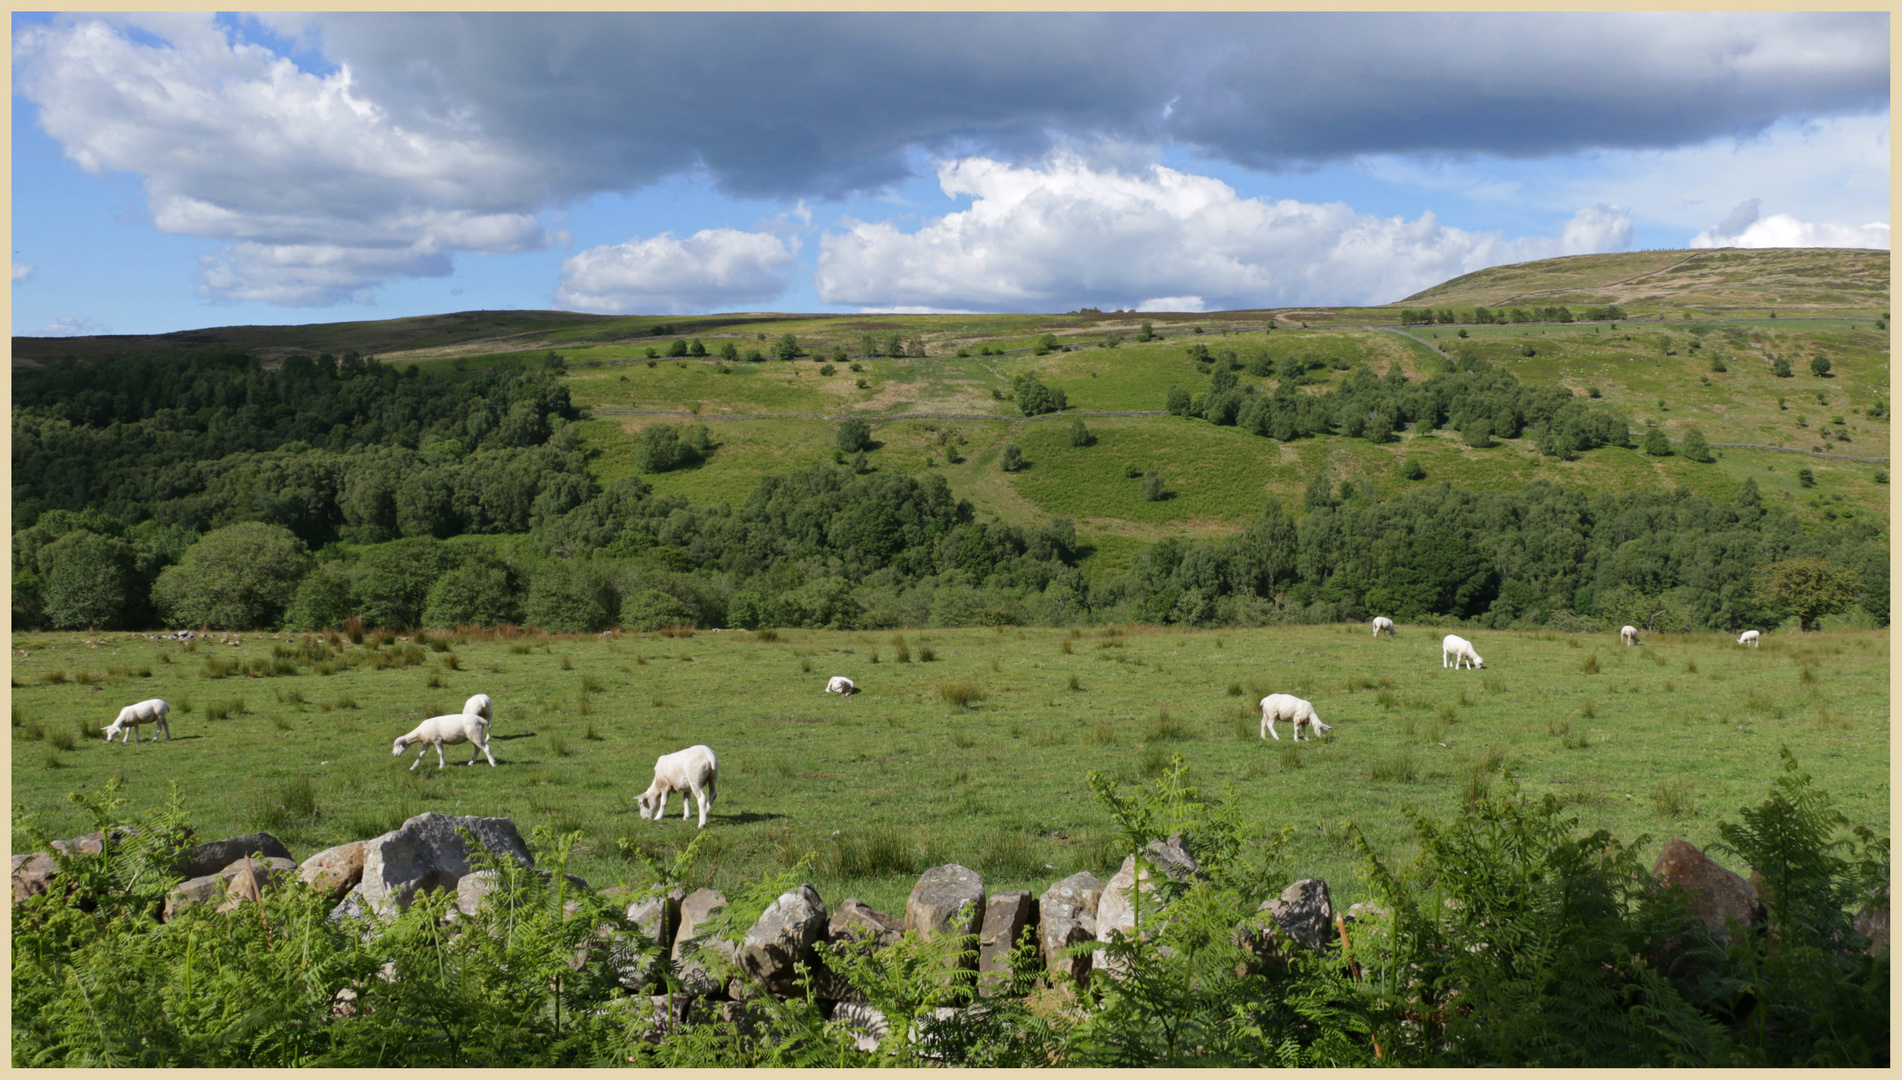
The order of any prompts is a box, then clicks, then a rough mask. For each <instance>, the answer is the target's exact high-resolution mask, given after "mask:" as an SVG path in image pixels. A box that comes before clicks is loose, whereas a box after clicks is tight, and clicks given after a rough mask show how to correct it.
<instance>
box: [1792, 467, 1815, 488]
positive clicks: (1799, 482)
mask: <svg viewBox="0 0 1902 1080" xmlns="http://www.w3.org/2000/svg"><path fill="white" fill-rule="evenodd" d="M1796 486H1797V487H1806V488H1813V487H1815V486H1816V470H1814V469H1798V470H1796Z"/></svg>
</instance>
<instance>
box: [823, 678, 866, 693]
mask: <svg viewBox="0 0 1902 1080" xmlns="http://www.w3.org/2000/svg"><path fill="white" fill-rule="evenodd" d="M858 692H859V688H858V687H856V686H854V685H852V680H851V679H848V678H846V677H845V676H843V675H834V676H832V678H830V679H827V680H826V693H828V694H856V693H858Z"/></svg>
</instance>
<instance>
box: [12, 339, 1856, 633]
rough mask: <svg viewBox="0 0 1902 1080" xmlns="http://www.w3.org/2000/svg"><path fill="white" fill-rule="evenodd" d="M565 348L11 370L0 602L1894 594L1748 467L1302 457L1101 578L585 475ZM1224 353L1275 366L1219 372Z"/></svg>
mask: <svg viewBox="0 0 1902 1080" xmlns="http://www.w3.org/2000/svg"><path fill="white" fill-rule="evenodd" d="M1191 355H1192V358H1194V359H1196V360H1197V361H1198V362H1199V363H1200V364H1201V365H1202V366H1203V367H1204V368H1205V369H1207V370H1209V371H1210V372H1211V374H1212V376H1213V378H1212V381H1211V384H1210V387H1209V389H1208V391H1207V392H1206V393H1205V394H1202V395H1198V396H1194V397H1191V396H1190V395H1189V394H1188V393H1187V392H1186V391H1181V390H1175V391H1172V392H1171V394H1170V400H1169V407H1170V411H1172V412H1175V413H1178V414H1180V415H1184V416H1196V417H1202V418H1204V419H1206V420H1208V421H1210V422H1213V423H1217V424H1234V425H1236V426H1239V427H1242V428H1244V429H1246V430H1249V431H1252V432H1254V433H1256V434H1259V435H1263V436H1267V437H1272V438H1276V439H1283V440H1288V439H1296V438H1303V437H1310V436H1314V435H1318V434H1334V435H1337V436H1345V437H1348V438H1365V439H1371V440H1374V441H1383V440H1387V439H1391V438H1392V437H1393V432H1395V431H1396V430H1399V429H1400V428H1402V427H1404V426H1407V425H1415V426H1417V427H1419V428H1425V429H1432V428H1441V427H1445V428H1450V429H1452V430H1455V431H1458V432H1461V433H1462V434H1463V435H1464V437H1466V438H1467V439H1469V440H1474V441H1479V440H1486V439H1491V438H1494V437H1497V438H1531V439H1533V440H1535V441H1536V445H1538V447H1539V448H1540V449H1541V450H1542V451H1544V452H1545V453H1548V454H1552V455H1555V456H1570V455H1573V454H1576V453H1581V452H1585V451H1588V450H1590V449H1592V448H1594V447H1599V446H1607V445H1609V446H1626V445H1630V444H1631V442H1632V435H1631V433H1630V432H1629V431H1628V430H1627V425H1626V422H1625V420H1624V419H1623V418H1622V417H1621V416H1619V415H1618V414H1617V413H1615V412H1613V411H1611V410H1609V409H1606V408H1604V407H1602V406H1596V405H1592V404H1589V403H1588V402H1586V401H1583V400H1580V399H1577V398H1574V397H1572V396H1571V395H1570V394H1569V393H1567V392H1566V391H1565V390H1563V389H1562V388H1556V387H1540V386H1532V385H1527V384H1523V383H1520V382H1519V381H1518V380H1517V379H1515V378H1514V377H1513V375H1512V374H1511V373H1510V372H1508V371H1506V370H1504V369H1501V368H1495V367H1490V366H1488V365H1486V364H1484V363H1483V362H1479V361H1474V360H1470V359H1468V360H1463V361H1460V362H1457V363H1452V364H1449V370H1447V371H1444V372H1439V373H1436V374H1434V375H1432V376H1430V377H1429V378H1427V379H1425V380H1423V381H1411V380H1408V379H1406V378H1404V377H1402V376H1401V375H1400V374H1399V373H1398V371H1394V372H1390V373H1389V374H1388V375H1386V376H1384V377H1383V376H1376V375H1374V374H1373V373H1372V372H1371V371H1369V370H1367V369H1365V368H1359V369H1356V370H1353V371H1351V372H1350V373H1349V375H1348V377H1347V378H1346V379H1345V380H1344V381H1343V382H1342V384H1341V386H1340V387H1339V388H1338V389H1335V390H1332V391H1329V392H1327V393H1322V394H1310V393H1301V392H1297V389H1296V388H1297V386H1298V385H1299V384H1300V383H1301V382H1302V380H1303V378H1304V377H1305V376H1306V373H1307V372H1308V371H1309V370H1310V369H1311V367H1313V366H1316V365H1315V362H1313V361H1307V360H1304V359H1302V358H1299V357H1290V358H1286V359H1284V360H1283V361H1281V362H1280V366H1279V367H1274V366H1271V365H1272V362H1271V361H1269V360H1268V359H1267V358H1265V357H1258V358H1256V359H1254V360H1252V361H1250V364H1251V365H1255V366H1262V367H1263V370H1260V371H1257V370H1256V367H1255V366H1250V365H1245V364H1243V363H1241V362H1239V361H1238V360H1237V359H1236V358H1235V357H1234V356H1233V355H1232V354H1227V353H1224V354H1219V355H1212V354H1210V353H1209V352H1208V350H1207V349H1206V348H1205V347H1202V346H1192V347H1191ZM560 365H561V362H560V359H559V358H558V357H556V356H554V355H552V354H551V355H550V356H549V357H547V358H546V361H545V362H544V363H542V364H540V365H526V364H522V363H520V362H511V363H504V364H500V365H497V366H495V367H493V368H491V369H488V370H486V371H481V372H467V373H440V374H434V373H432V374H425V373H421V372H418V371H417V369H415V368H413V367H412V368H408V369H406V370H399V369H397V368H395V367H392V366H389V365H384V364H379V363H376V362H374V361H371V360H366V359H364V358H362V357H357V356H355V355H346V356H345V357H344V358H342V359H336V358H332V357H330V356H327V355H326V356H323V357H320V358H318V359H316V360H310V359H308V358H299V359H292V360H289V361H286V362H285V363H284V364H283V365H282V367H281V368H278V369H276V370H271V369H267V368H266V367H265V366H264V365H263V364H261V363H260V362H259V361H258V360H257V359H255V358H253V357H250V356H247V355H244V354H241V353H220V354H208V355H200V356H195V357H189V358H186V359H183V360H181V359H178V358H175V357H167V358H165V359H163V360H155V359H140V358H129V359H121V360H115V361H109V362H103V363H99V364H89V365H83V366H82V365H79V364H76V363H70V362H68V363H61V364H55V365H52V366H50V367H48V368H47V369H45V370H43V371H28V372H19V373H16V375H15V377H14V395H15V396H14V402H15V404H14V417H13V440H14V442H13V455H14V457H13V475H14V487H13V506H14V525H15V528H16V530H17V531H16V532H15V533H14V536H13V567H14V586H13V617H14V625H15V626H16V628H32V627H47V628H56V629H76V628H85V627H100V628H127V627H155V626H159V625H167V624H169V625H190V626H200V625H210V626H214V627H230V628H241V629H242V628H253V627H264V626H271V627H275V626H289V627H293V628H318V627H323V626H330V625H340V624H342V623H343V622H344V621H345V620H347V619H349V618H351V617H357V618H360V619H362V620H363V621H364V622H365V623H367V624H370V625H384V626H393V627H409V626H414V625H430V626H442V625H453V624H457V623H472V622H474V623H484V624H493V623H500V622H516V623H521V622H527V623H533V624H536V625H539V626H541V627H543V628H544V629H548V630H558V631H583V630H588V631H592V630H600V629H604V628H607V627H610V626H624V627H628V628H630V629H655V628H659V627H662V626H667V625H673V624H695V625H700V626H743V627H749V628H754V627H763V626H814V627H836V628H883V627H901V626H926V625H931V626H950V625H979V624H995V625H1007V624H1042V625H1064V624H1074V623H1086V622H1104V621H1127V620H1136V621H1142V622H1151V623H1177V624H1189V625H1224V624H1239V625H1261V624H1265V623H1271V622H1278V621H1334V620H1341V619H1358V618H1361V617H1364V616H1366V615H1368V614H1371V613H1384V614H1389V615H1392V616H1394V617H1396V618H1400V619H1434V620H1440V621H1452V620H1463V621H1465V622H1467V623H1469V624H1473V625H1480V626H1488V627H1529V626H1540V625H1549V626H1555V627H1558V628H1563V629H1587V628H1591V627H1596V626H1602V625H1604V624H1606V623H1609V624H1610V625H1613V626H1616V625H1618V624H1620V623H1623V622H1633V623H1636V624H1639V625H1647V626H1653V627H1655V628H1657V629H1691V628H1713V629H1734V628H1737V627H1741V626H1745V625H1775V624H1776V623H1777V622H1779V621H1780V620H1782V619H1785V618H1791V617H1794V618H1797V619H1799V620H1801V621H1802V623H1803V624H1804V625H1814V624H1815V623H1816V621H1817V620H1818V619H1819V618H1821V617H1823V616H1825V615H1827V614H1830V613H1833V612H1851V613H1854V612H1863V613H1866V616H1865V617H1866V618H1872V619H1874V620H1876V621H1877V622H1879V623H1886V621H1887V612H1888V605H1889V598H1888V588H1889V586H1888V554H1887V548H1886V544H1885V540H1884V538H1883V537H1882V536H1881V535H1880V533H1879V530H1878V529H1877V527H1875V526H1873V525H1869V524H1864V523H1849V524H1839V525H1836V526H1833V527H1832V528H1829V529H1827V530H1816V529H1814V528H1806V527H1805V526H1804V525H1803V523H1801V522H1800V521H1798V520H1797V519H1796V518H1794V517H1792V516H1790V515H1789V514H1787V513H1785V512H1783V511H1782V510H1780V509H1778V508H1777V507H1775V506H1772V505H1768V504H1766V503H1765V502H1764V501H1763V500H1762V499H1761V498H1760V496H1759V494H1758V492H1757V490H1756V488H1755V485H1754V484H1751V483H1746V484H1745V485H1744V487H1743V488H1742V490H1741V491H1740V493H1739V494H1738V496H1737V497H1736V499H1735V500H1734V501H1732V502H1728V503H1719V502H1713V501H1712V500H1710V499H1708V498H1705V497H1702V496H1698V495H1692V494H1689V493H1687V492H1684V491H1674V492H1622V493H1599V494H1593V493H1589V492H1584V491H1577V490H1568V489H1565V488H1561V487H1558V486H1554V485H1551V484H1546V483H1535V484H1532V485H1530V486H1528V487H1526V488H1524V489H1522V490H1520V491H1517V492H1512V493H1494V492H1488V493H1475V492H1469V491H1463V490H1460V489H1457V488H1453V487H1450V486H1448V485H1444V484H1441V485H1423V486H1421V487H1418V488H1414V489H1411V490H1409V491H1406V492H1404V493H1401V494H1398V495H1395V496H1393V497H1391V498H1386V499H1382V498H1380V497H1378V495H1377V494H1376V493H1375V492H1373V491H1371V490H1362V489H1358V488H1355V487H1354V486H1352V485H1346V484H1344V485H1342V486H1341V487H1340V489H1339V490H1335V489H1334V488H1333V487H1332V486H1331V484H1330V483H1329V481H1328V480H1327V479H1326V478H1325V477H1317V478H1316V480H1315V483H1314V484H1313V485H1312V486H1311V487H1310V489H1309V491H1308V494H1307V498H1306V500H1305V501H1304V504H1303V505H1302V506H1300V507H1287V506H1283V505H1281V504H1280V503H1278V502H1276V501H1274V500H1269V501H1268V502H1267V504H1266V505H1265V506H1264V507H1263V510H1262V513H1261V515H1260V517H1259V518H1258V519H1257V520H1256V521H1255V522H1254V523H1253V524H1251V525H1250V526H1248V527H1247V528H1246V529H1244V530H1242V531H1240V532H1238V533H1237V534H1235V535H1234V536H1232V537H1230V538H1228V539H1226V540H1223V541H1219V542H1203V541H1175V540H1166V541H1163V542H1161V543H1159V544H1156V545H1154V546H1153V547H1151V548H1150V549H1148V550H1146V551H1145V552H1144V553H1143V554H1142V555H1141V556H1140V557H1139V558H1138V559H1137V562H1136V564H1135V565H1134V566H1133V567H1132V568H1131V569H1130V570H1129V571H1128V572H1127V573H1122V574H1103V573H1094V574H1093V573H1090V572H1088V571H1089V563H1088V556H1089V555H1090V551H1089V550H1088V549H1087V548H1086V547H1084V546H1082V545H1081V544H1080V543H1079V541H1078V539H1077V536H1076V532H1075V530H1074V528H1073V526H1072V524H1071V523H1070V522H1069V521H1067V520H1065V519H1062V518H1056V519H1052V520H1049V521H1046V522H1043V523H1040V524H1035V525H1030V526H1016V525H1009V524H1004V523H1000V522H981V521H978V520H976V515H975V514H974V512H973V509H972V507H971V505H970V503H969V502H967V501H963V500H959V499H956V498H954V497H953V495H952V493H951V491H950V488H949V485H948V484H947V483H946V482H945V481H944V480H943V479H942V478H941V477H938V476H934V475H928V476H925V477H922V478H920V477H915V476H911V475H908V474H905V473H902V472H898V471H891V470H879V469H877V468H875V467H873V466H872V465H868V464H867V463H866V462H865V458H864V455H863V453H862V452H861V453H860V454H859V456H858V457H856V458H854V459H852V460H851V462H850V463H848V465H847V467H841V468H837V469H832V468H821V469H814V470H810V471H806V472H801V473H797V474H793V475H786V476H769V477H767V478H765V479H764V480H762V482H761V483H760V485H759V487H758V488H757V489H756V490H755V491H754V492H753V494H752V496H751V497H750V498H749V499H748V500H747V501H746V502H745V503H744V504H742V505H739V506H728V505H725V504H719V505H695V504H691V503H689V502H688V501H686V500H684V499H682V498H680V497H677V496H662V495H657V494H655V493H654V491H653V490H652V489H651V488H650V486H649V485H648V484H647V483H646V482H644V481H643V480H641V479H640V478H639V477H638V476H629V477H625V478H622V479H619V480H616V481H614V482H612V483H609V484H607V485H606V486H605V487H604V486H603V485H602V484H601V483H600V482H599V481H598V480H597V478H596V477H595V476H594V475H593V473H592V472H591V471H590V469H589V467H588V454H587V451H586V448H585V447H584V446H583V443H582V441H581V439H580V438H579V436H578V434H577V432H576V429H575V428H574V426H573V425H572V423H571V422H572V421H573V420H575V419H577V416H578V413H577V410H576V409H575V408H574V407H573V406H572V405H571V403H570V401H569V399H568V394H567V391H566V389H565V387H564V386H563V385H562V383H561V380H560ZM1242 369H1245V370H1248V371H1249V372H1250V374H1254V375H1263V376H1265V375H1271V374H1272V375H1276V376H1279V385H1278V388H1277V389H1276V390H1275V391H1273V392H1272V393H1261V392H1259V391H1257V390H1255V389H1254V388H1253V387H1242V388H1238V387H1237V378H1236V375H1235V372H1236V371H1237V370H1242ZM1284 369H1285V370H1284ZM1018 389H1019V392H1020V393H1021V392H1022V389H1023V388H1022V387H1021V386H1020V387H1019V388H1018ZM1057 407H1059V408H1060V407H1061V405H1060V404H1059V405H1058V406H1057ZM847 423H848V424H850V423H851V422H850V421H848V422H847ZM846 434H853V435H856V434H857V429H853V431H852V432H850V433H842V439H841V447H842V448H844V446H845V442H846V440H845V438H844V437H843V436H844V435H846ZM858 441H860V442H863V439H862V438H861V439H859V440H858ZM649 443H651V444H652V445H651V446H650V445H648V444H649ZM707 453H717V450H716V449H715V448H713V447H712V445H711V443H710V442H709V440H708V438H707V435H706V432H705V429H704V428H701V429H695V430H686V431H682V430H679V429H674V428H668V427H665V426H657V427H651V428H649V429H647V432H646V433H645V434H644V436H643V444H642V446H641V448H640V454H639V458H640V461H641V463H642V466H643V468H645V469H647V470H648V471H659V470H664V469H668V468H674V467H679V466H681V465H685V464H690V463H691V462H692V461H694V460H697V459H698V458H699V457H702V456H704V455H705V454H707ZM844 460H845V459H843V457H842V461H844Z"/></svg>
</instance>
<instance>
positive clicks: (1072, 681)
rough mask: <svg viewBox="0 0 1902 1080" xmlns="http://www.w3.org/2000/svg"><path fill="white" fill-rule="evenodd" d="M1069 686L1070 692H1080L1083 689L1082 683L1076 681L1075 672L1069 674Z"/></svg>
mask: <svg viewBox="0 0 1902 1080" xmlns="http://www.w3.org/2000/svg"><path fill="white" fill-rule="evenodd" d="M1069 685H1070V689H1072V690H1081V689H1083V683H1082V682H1081V681H1079V680H1078V679H1077V677H1076V673H1075V672H1072V673H1071V674H1070V683H1069Z"/></svg>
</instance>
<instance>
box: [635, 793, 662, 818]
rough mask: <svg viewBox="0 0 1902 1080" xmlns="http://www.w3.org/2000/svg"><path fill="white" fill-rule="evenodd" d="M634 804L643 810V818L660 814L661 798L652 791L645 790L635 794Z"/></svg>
mask: <svg viewBox="0 0 1902 1080" xmlns="http://www.w3.org/2000/svg"><path fill="white" fill-rule="evenodd" d="M634 806H635V808H636V809H638V810H639V811H640V812H641V817H643V818H654V817H659V816H660V800H659V799H658V798H656V797H655V796H654V793H653V792H651V791H643V792H641V793H640V794H639V795H637V796H635V797H634Z"/></svg>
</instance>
